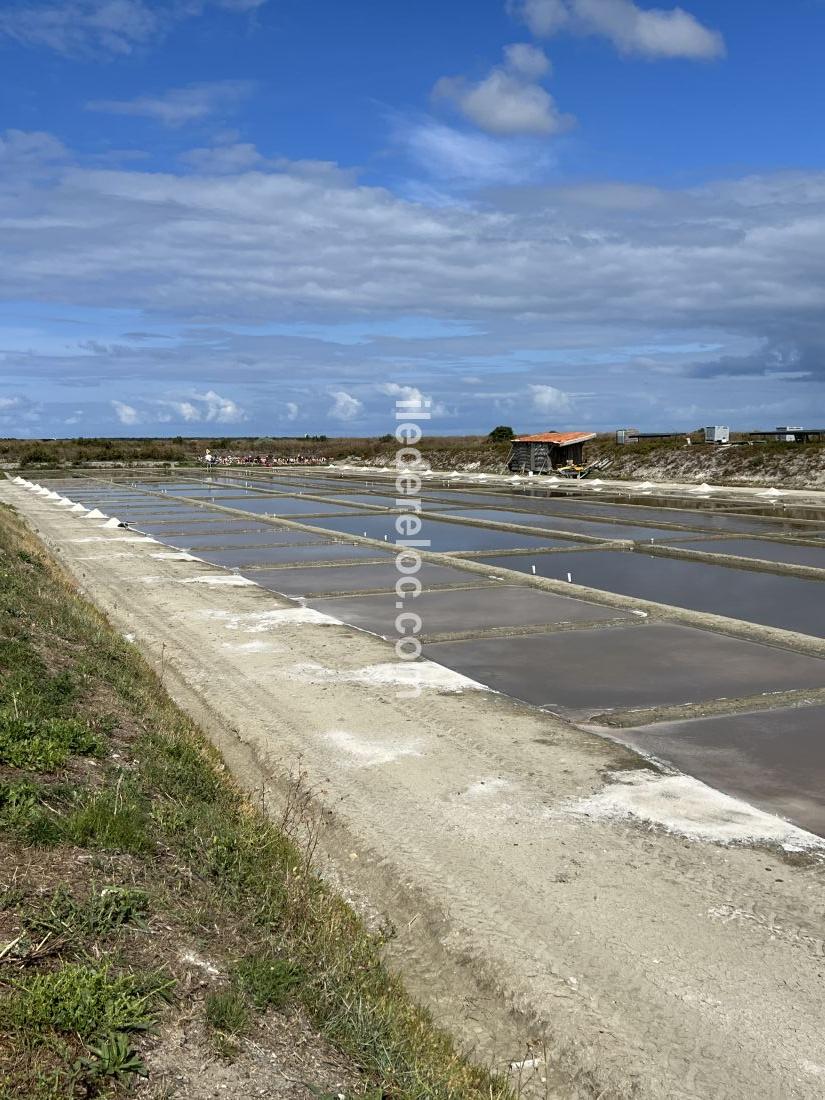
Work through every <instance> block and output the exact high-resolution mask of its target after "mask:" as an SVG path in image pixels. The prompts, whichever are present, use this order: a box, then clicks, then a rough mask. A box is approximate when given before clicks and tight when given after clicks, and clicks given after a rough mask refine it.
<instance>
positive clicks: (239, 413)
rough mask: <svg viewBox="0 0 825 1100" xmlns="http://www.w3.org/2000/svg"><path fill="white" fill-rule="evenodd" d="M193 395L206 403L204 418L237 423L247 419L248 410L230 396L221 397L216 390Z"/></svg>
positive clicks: (202, 415) (224, 422) (202, 417)
mask: <svg viewBox="0 0 825 1100" xmlns="http://www.w3.org/2000/svg"><path fill="white" fill-rule="evenodd" d="M192 396H193V398H194V399H195V400H197V401H200V402H202V403H203V405H204V410H203V412H202V414H201V419H202V420H215V421H217V422H218V423H220V424H237V423H238V422H239V421H241V420H246V412H245V411H244V410H243V409H242V408H241V407H240V405H238V404H236V403H235V402H234V401H233V400H232V399H231V398H230V397H221V395H220V394H219V393H215V391H214V390H207V392H206V393H194V394H193V395H192Z"/></svg>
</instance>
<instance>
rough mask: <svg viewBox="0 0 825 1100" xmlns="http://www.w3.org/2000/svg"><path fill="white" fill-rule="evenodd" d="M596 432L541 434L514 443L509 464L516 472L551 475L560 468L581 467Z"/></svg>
mask: <svg viewBox="0 0 825 1100" xmlns="http://www.w3.org/2000/svg"><path fill="white" fill-rule="evenodd" d="M595 438H596V434H595V432H541V433H540V434H539V435H520V436H516V438H515V439H514V440H513V446H512V450H511V451H510V458H509V459H508V462H507V465H508V466H509V468H510V469H511V470H512V471H513V472H514V473H528V472H532V473H534V474H547V473H550V472H551V471H552V470H556V469H558V467H559V466H567V465H570V464H573V465H576V466H580V465H581V464H582V458H583V456H584V445H585V443H587V442H589V441H590V440H591V439H595Z"/></svg>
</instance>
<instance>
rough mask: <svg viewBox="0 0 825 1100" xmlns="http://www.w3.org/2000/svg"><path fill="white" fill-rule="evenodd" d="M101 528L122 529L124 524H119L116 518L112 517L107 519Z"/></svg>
mask: <svg viewBox="0 0 825 1100" xmlns="http://www.w3.org/2000/svg"><path fill="white" fill-rule="evenodd" d="M100 526H101V527H123V526H124V524H122V523H121V522H120V520H119V519H118V518H117V516H112V518H111V519H107V520H106V522H105V523H101V525H100Z"/></svg>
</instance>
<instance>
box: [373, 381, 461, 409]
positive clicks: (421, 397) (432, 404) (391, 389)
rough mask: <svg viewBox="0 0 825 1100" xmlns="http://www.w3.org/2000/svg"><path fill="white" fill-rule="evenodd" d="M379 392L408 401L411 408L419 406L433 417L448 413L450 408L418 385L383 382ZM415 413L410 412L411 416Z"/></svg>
mask: <svg viewBox="0 0 825 1100" xmlns="http://www.w3.org/2000/svg"><path fill="white" fill-rule="evenodd" d="M378 392H379V393H385V394H387V396H388V397H395V398H396V399H397V400H399V401H404V402H408V403H409V407H410V408H411V409H413V408H419V409H421V411H422V412H428V413H429V414H430V416H432V417H438V416H447V415H448V409H447V407H446V405H445V404H444V403H443V402H442V401H435V400H434V399H433V397H432V396H431V395H430V394H428V393H422V391H421V390H420V389H419V388H418V386H402V385H401V384H400V383H398V382H383V383H381V384H380V385H379V386H378ZM405 407H407V406H405ZM414 415H415V413H414V412H410V416H414Z"/></svg>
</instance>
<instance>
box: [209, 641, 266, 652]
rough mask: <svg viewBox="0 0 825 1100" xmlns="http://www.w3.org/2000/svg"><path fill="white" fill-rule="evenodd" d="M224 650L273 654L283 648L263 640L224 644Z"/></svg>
mask: <svg viewBox="0 0 825 1100" xmlns="http://www.w3.org/2000/svg"><path fill="white" fill-rule="evenodd" d="M221 645H222V648H223V649H231V650H232V652H233V653H272V652H273V651H274V652H279V651H280V650H281V646H276V645H273V643H272V642H265V641H263V640H260V641H254V642H222V643H221Z"/></svg>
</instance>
